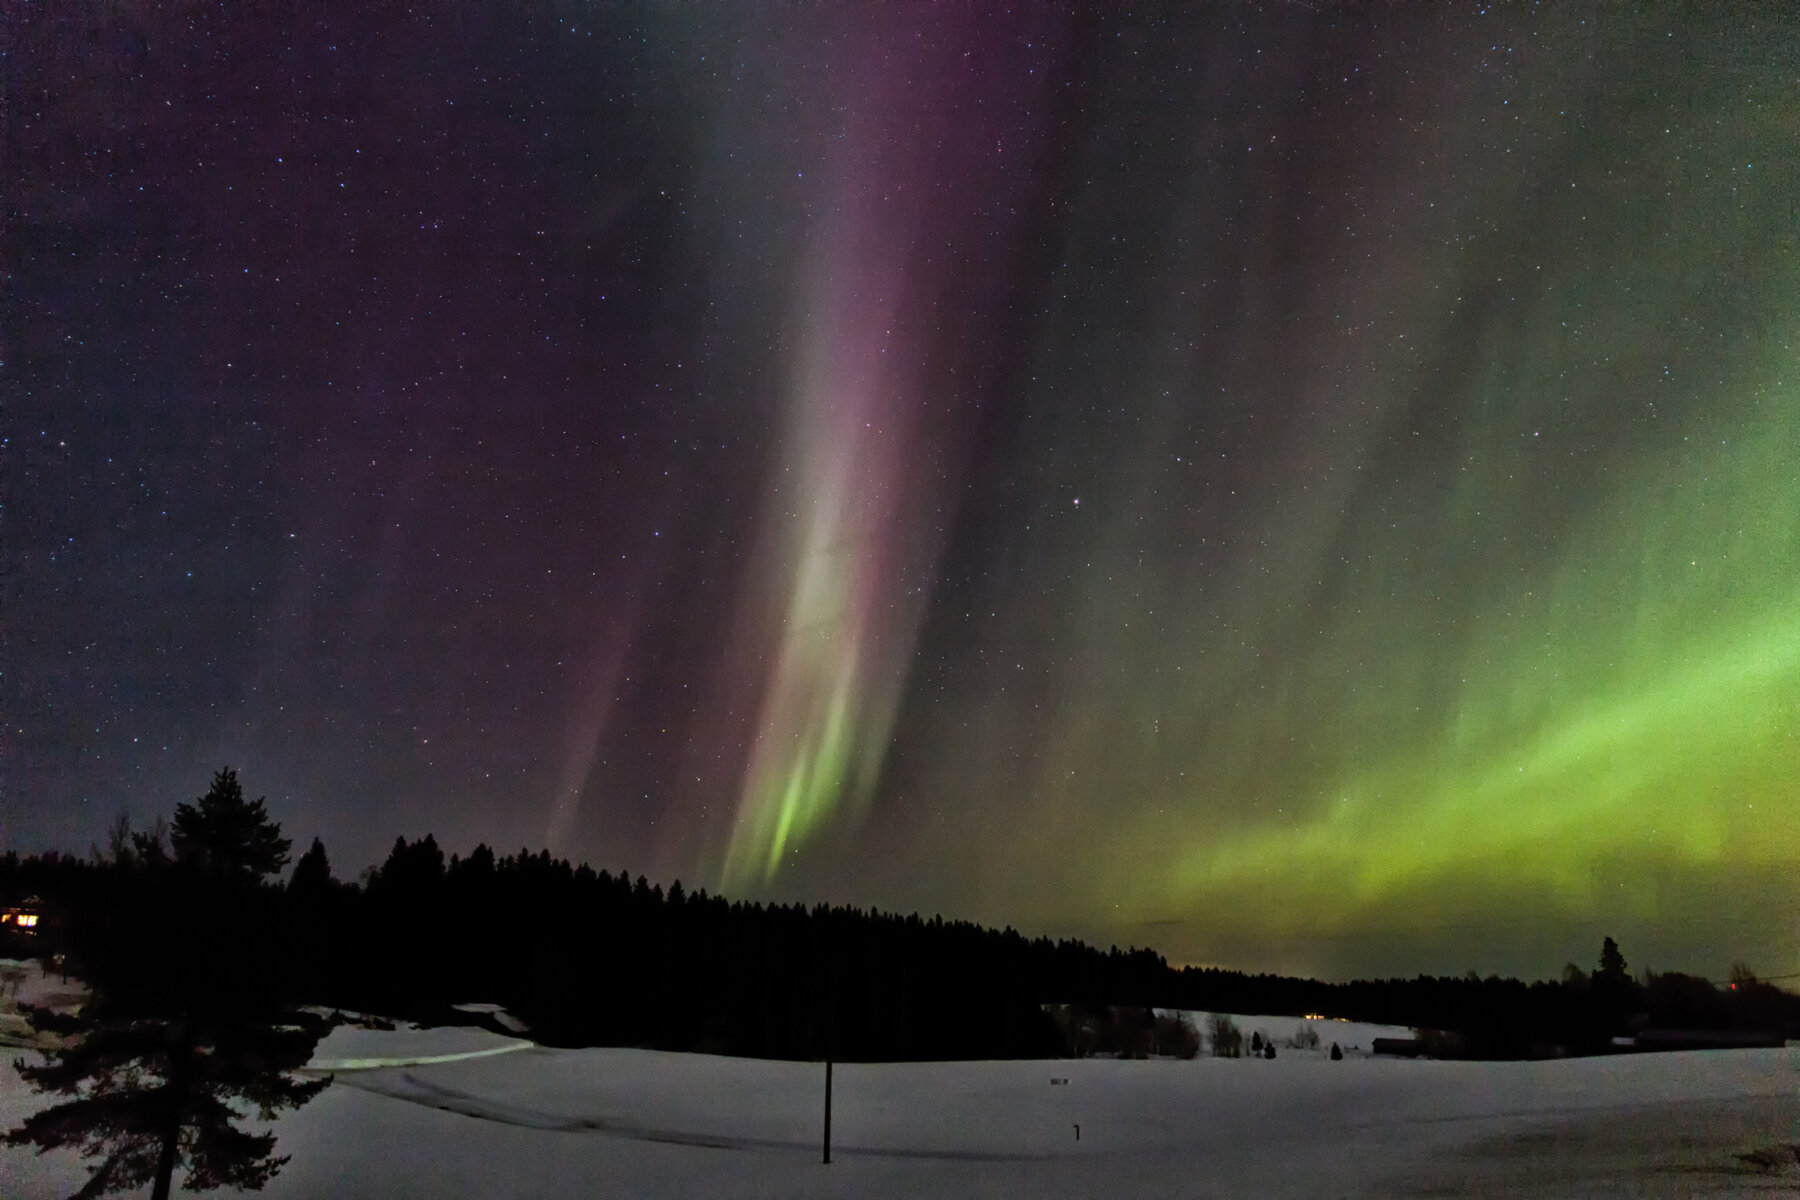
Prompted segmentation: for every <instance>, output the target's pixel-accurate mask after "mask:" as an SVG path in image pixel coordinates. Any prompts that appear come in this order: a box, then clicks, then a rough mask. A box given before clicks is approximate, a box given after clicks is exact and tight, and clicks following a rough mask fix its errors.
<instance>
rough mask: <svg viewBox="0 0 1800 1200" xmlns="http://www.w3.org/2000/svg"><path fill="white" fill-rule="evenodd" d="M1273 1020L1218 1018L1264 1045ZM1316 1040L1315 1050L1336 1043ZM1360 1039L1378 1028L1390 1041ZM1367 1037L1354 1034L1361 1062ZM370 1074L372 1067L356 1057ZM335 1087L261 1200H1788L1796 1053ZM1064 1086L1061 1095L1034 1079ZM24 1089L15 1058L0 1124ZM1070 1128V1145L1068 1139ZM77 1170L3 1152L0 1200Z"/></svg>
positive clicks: (793, 1071)
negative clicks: (1739, 1199)
mask: <svg viewBox="0 0 1800 1200" xmlns="http://www.w3.org/2000/svg"><path fill="white" fill-rule="evenodd" d="M1290 1020H1291V1019H1289V1018H1259V1017H1240V1018H1238V1024H1239V1025H1240V1027H1241V1028H1242V1029H1243V1030H1244V1032H1245V1035H1246V1037H1247V1036H1248V1035H1249V1033H1251V1032H1253V1031H1255V1030H1257V1029H1264V1030H1266V1031H1267V1032H1269V1033H1271V1034H1273V1035H1275V1036H1276V1037H1277V1039H1278V1040H1279V1039H1281V1038H1283V1037H1285V1036H1287V1035H1288V1034H1289V1032H1290V1031H1289V1029H1288V1028H1287V1026H1285V1025H1283V1024H1281V1023H1282V1022H1285V1021H1290ZM1334 1024H1335V1023H1331V1022H1320V1023H1317V1027H1318V1028H1319V1031H1320V1037H1321V1040H1322V1044H1323V1045H1324V1046H1325V1047H1329V1045H1330V1044H1331V1042H1332V1041H1334V1040H1335V1041H1339V1042H1340V1043H1343V1044H1345V1045H1346V1049H1347V1050H1348V1049H1349V1047H1350V1043H1351V1042H1352V1041H1354V1040H1355V1039H1354V1038H1350V1037H1345V1036H1337V1035H1338V1034H1341V1033H1344V1032H1345V1031H1344V1030H1343V1029H1342V1028H1341V1027H1339V1028H1337V1029H1336V1030H1335V1031H1334ZM1381 1032H1386V1031H1385V1030H1383V1031H1381ZM1366 1036H1373V1035H1365V1038H1364V1040H1363V1042H1362V1044H1363V1045H1365V1046H1366V1044H1367V1043H1366ZM379 1062H392V1063H393V1064H394V1065H371V1064H374V1063H379ZM315 1063H316V1064H317V1065H320V1066H325V1065H330V1066H331V1067H332V1068H333V1069H335V1071H336V1083H335V1085H334V1086H333V1087H331V1088H329V1089H327V1090H326V1091H325V1092H324V1093H323V1094H322V1095H321V1096H320V1097H319V1098H318V1099H316V1100H315V1101H313V1102H312V1103H311V1104H310V1105H308V1106H307V1107H305V1108H303V1109H301V1110H300V1111H299V1112H298V1113H294V1114H290V1115H288V1116H286V1117H284V1118H283V1119H282V1120H281V1121H280V1122H279V1124H278V1126H277V1132H278V1133H279V1135H280V1138H281V1143H280V1151H281V1152H282V1153H285V1154H290V1155H292V1156H293V1157H292V1161H291V1162H290V1163H289V1164H288V1165H287V1167H286V1168H285V1169H284V1170H283V1171H282V1173H281V1174H280V1175H278V1176H277V1177H276V1178H275V1180H274V1182H273V1183H272V1184H271V1185H270V1186H269V1188H268V1189H266V1191H265V1192H264V1193H263V1194H264V1195H267V1196H270V1197H308V1196H334V1197H360V1196H367V1197H528V1196H531V1197H535V1196H582V1197H589V1196H619V1197H653V1196H693V1197H711V1196H746V1197H805V1196H819V1197H840V1196H841V1197H962V1196H969V1197H975V1196H983V1197H987V1196H992V1197H1027V1196H1030V1197H1078V1196H1079V1197H1088V1196H1093V1197H1100V1196H1105V1197H1133V1196H1181V1197H1200V1196H1220V1197H1224V1196H1231V1197H1245V1196H1271V1197H1285V1196H1293V1197H1301V1196H1304V1197H1319V1196H1333V1197H1335V1196H1367V1197H1375V1196H1453V1195H1454V1196H1465V1195H1472V1196H1659V1197H1660V1196H1671V1197H1672V1196H1683V1197H1686V1196H1696V1195H1700V1196H1724V1195H1731V1196H1741V1195H1789V1196H1792V1195H1794V1194H1795V1190H1796V1188H1800V1166H1797V1165H1796V1160H1795V1153H1796V1152H1795V1150H1794V1149H1793V1147H1794V1146H1795V1145H1796V1144H1800V1050H1797V1049H1794V1048H1789V1049H1787V1050H1741V1051H1712V1052H1701V1053H1687V1054H1659V1055H1636V1056H1627V1057H1619V1058H1607V1059H1584V1060H1567V1061H1561V1062H1540V1063H1457V1062H1429V1061H1396V1060H1386V1059H1372V1058H1366V1057H1361V1056H1352V1057H1349V1058H1347V1059H1345V1060H1344V1061H1342V1062H1331V1061H1329V1060H1328V1059H1327V1058H1326V1057H1324V1055H1323V1054H1306V1053H1299V1052H1290V1051H1288V1050H1286V1049H1285V1048H1284V1049H1283V1050H1282V1051H1281V1052H1280V1056H1279V1057H1278V1058H1277V1059H1275V1060H1274V1061H1264V1060H1261V1059H1234V1060H1223V1059H1211V1058H1200V1059H1195V1060H1193V1061H1187V1062H1183V1061H1179V1060H1150V1061H1139V1062H1130V1061H1111V1060H1097V1059H1088V1060H1075V1061H1051V1062H1042V1061H1039V1062H983V1063H920V1064H885V1065H857V1064H840V1065H839V1066H838V1067H837V1069H836V1074H835V1089H834V1090H835V1104H834V1112H833V1133H832V1141H833V1148H834V1159H835V1161H834V1162H833V1163H832V1164H831V1165H830V1166H824V1165H822V1164H821V1163H820V1162H819V1149H820V1146H819V1141H820V1133H821V1128H820V1127H821V1116H822V1102H823V1091H824V1068H823V1067H822V1066H820V1065H817V1064H806V1063H777V1062H761V1061H754V1060H748V1059H733V1058H719V1057H709V1056H701V1055H684V1054H665V1053H658V1052H652V1051H641V1050H598V1049H595V1050H550V1049H544V1048H541V1047H536V1046H530V1045H521V1044H520V1042H519V1041H518V1040H517V1039H511V1038H505V1037H501V1036H499V1035H497V1034H492V1033H486V1032H483V1031H480V1030H474V1029H433V1030H417V1029H404V1028H403V1029H397V1030H393V1031H379V1030H369V1029H357V1028H340V1029H337V1030H335V1031H333V1032H332V1034H331V1035H330V1036H329V1037H328V1038H327V1039H326V1040H325V1041H323V1042H321V1043H320V1046H319V1050H318V1054H317V1057H316V1059H315ZM1053 1080H1066V1081H1067V1082H1066V1083H1064V1082H1052V1081H1053ZM36 1103H37V1101H36V1099H35V1098H34V1097H33V1096H32V1095H31V1094H30V1093H29V1092H28V1091H27V1090H26V1089H25V1088H24V1087H23V1086H22V1084H21V1083H20V1081H19V1079H18V1076H17V1074H16V1072H14V1071H13V1070H12V1069H11V1065H10V1061H9V1062H8V1063H7V1064H6V1066H5V1068H4V1070H3V1071H0V1122H4V1123H5V1124H6V1125H8V1126H10V1125H12V1124H14V1123H16V1122H17V1120H18V1119H19V1118H20V1117H21V1116H22V1115H23V1114H24V1113H25V1112H27V1111H29V1109H30V1108H31V1107H33V1106H34V1105H35V1104H36ZM1077 1126H1079V1133H1080V1136H1079V1140H1077V1136H1076V1133H1077ZM81 1178H82V1173H81V1171H80V1169H79V1166H78V1164H77V1163H76V1162H75V1161H74V1160H73V1159H72V1158H65V1157H61V1156H48V1157H45V1158H41V1159H40V1158H35V1157H33V1156H32V1155H31V1154H29V1153H27V1152H21V1151H18V1150H0V1194H4V1195H6V1196H8V1197H17V1198H18V1200H35V1198H37V1197H51V1196H65V1195H68V1194H69V1193H70V1192H71V1191H73V1190H74V1189H75V1187H77V1186H78V1185H79V1182H80V1180H81Z"/></svg>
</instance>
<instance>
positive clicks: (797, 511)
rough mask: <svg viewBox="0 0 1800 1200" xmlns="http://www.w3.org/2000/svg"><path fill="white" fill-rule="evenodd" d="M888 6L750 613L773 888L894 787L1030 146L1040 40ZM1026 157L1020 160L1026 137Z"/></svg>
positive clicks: (752, 849) (743, 856)
mask: <svg viewBox="0 0 1800 1200" xmlns="http://www.w3.org/2000/svg"><path fill="white" fill-rule="evenodd" d="M859 11H863V12H877V11H882V12H883V16H882V17H881V18H879V19H875V18H871V19H870V20H868V21H867V22H866V23H863V24H860V25H859V26H858V27H857V28H856V29H855V30H854V31H852V34H851V39H850V40H852V41H854V42H855V46H856V48H855V50H854V51H852V52H848V53H846V52H844V50H843V47H842V45H841V44H840V47H839V51H838V53H836V54H834V56H833V60H834V62H835V64H836V65H837V66H838V67H839V74H838V76H837V77H836V78H835V79H834V81H833V83H834V85H835V88H836V91H837V93H838V95H839V96H840V98H841V100H842V107H843V109H844V110H846V116H845V122H844V126H843V128H842V131H841V136H839V137H838V138H837V139H836V140H835V141H834V142H833V144H832V147H831V151H830V161H829V164H828V167H827V170H828V171H829V173H830V174H829V179H828V181H827V189H826V194H825V207H824V211H823V213H822V215H821V216H820V217H819V219H818V225H817V228H816V231H815V232H814V233H813V236H812V237H811V238H810V239H808V245H809V247H810V252H809V254H808V257H807V260H806V261H805V263H804V264H803V269H802V284H801V288H800V300H799V303H798V305H797V316H796V320H797V322H798V326H799V328H798V335H797V344H798V351H799V353H798V356H797V359H796V369H795V372H794V376H793V378H792V380H791V384H790V387H791V392H790V399H789V404H788V416H787V425H786V429H785V435H784V447H783V454H782V458H781V462H780V473H779V474H778V475H777V477H776V482H775V486H774V487H773V488H772V489H771V493H770V498H769V500H768V502H767V509H766V511H765V518H766V522H767V523H766V525H765V534H764V542H763V545H762V546H761V547H760V549H759V563H760V565H761V567H762V568H763V574H762V575H761V576H760V577H759V579H758V583H757V591H758V593H759V594H758V595H756V596H754V597H753V598H752V599H751V601H750V603H752V604H753V605H754V606H755V607H756V608H757V610H758V611H762V612H766V613H769V614H770V615H771V617H772V621H771V622H770V625H771V626H772V627H770V628H768V632H767V633H766V635H765V636H767V637H768V638H769V639H770V641H769V643H766V644H768V645H769V649H768V650H767V652H766V654H765V655H764V656H763V662H764V664H765V668H766V674H765V676H764V677H763V680H762V685H761V686H762V691H761V701H760V716H759V718H758V720H757V722H756V725H755V734H754V739H753V741H752V743H751V746H750V751H749V759H748V762H747V764H746V767H745V771H744V776H743V785H742V790H741V793H740V797H739V802H738V809H737V814H736V821H735V824H734V827H733V829H732V833H731V840H730V845H729V849H728V851H727V853H726V858H725V865H724V872H723V881H724V882H725V883H726V884H727V885H728V886H731V885H741V884H744V883H748V882H754V881H762V880H767V879H769V878H770V877H772V876H773V875H774V874H775V873H776V872H777V870H779V869H780V867H781V866H782V865H783V862H784V860H785V859H786V858H787V857H788V856H789V855H791V854H793V853H794V852H795V851H796V850H797V848H798V847H799V846H800V845H801V844H802V843H803V842H804V841H805V840H806V839H807V838H808V837H809V836H811V835H813V834H815V833H816V832H817V831H818V829H819V828H820V826H821V824H822V823H823V822H824V821H825V820H826V819H827V818H829V817H831V816H833V815H834V814H838V815H843V816H847V817H851V818H854V817H856V816H858V815H860V814H861V813H862V812H863V811H864V810H865V809H866V806H867V805H868V803H869V800H870V798H871V795H872V793H873V791H874V788H875V786H876V783H877V781H878V779H879V776H880V771H881V765H882V760H883V757H884V755H885V753H886V751H887V746H888V741H889V738H890V735H891V731H892V727H893V723H894V719H895V716H896V713H897V711H898V708H899V705H900V701H901V697H902V694H903V691H904V688H905V684H906V678H907V674H908V671H909V668H910V664H911V661H912V657H913V653H914V646H915V641H916V638H917V634H918V627H919V621H920V618H921V615H922V613H923V611H924V607H925V602H926V600H927V599H928V597H929V592H930V586H931V581H932V578H933V572H934V568H935V563H936V559H937V556H938V553H939V551H940V549H941V547H942V543H943V539H944V536H945V534H946V530H947V525H948V523H949V519H950V517H951V515H953V511H952V504H951V497H952V493H953V492H954V491H955V490H956V483H957V482H958V480H959V478H960V475H961V471H960V467H959V466H958V465H957V464H958V462H959V460H960V451H961V449H962V446H961V442H962V441H963V439H964V435H965V434H966V432H967V430H968V429H969V427H970V425H971V424H972V418H973V411H974V409H975V408H976V407H977V405H978V404H979V401H980V393H979V381H974V380H971V378H970V372H969V370H968V367H967V364H968V362H969V361H970V360H971V359H972V357H973V356H972V355H971V353H970V348H971V345H972V343H973V340H974V339H975V338H977V337H979V336H980V329H979V326H980V325H981V323H982V321H983V319H984V318H991V316H992V315H993V313H992V310H993V309H994V308H995V307H996V296H995V292H994V285H993V284H992V283H991V282H990V281H991V280H993V279H998V278H1003V277H1004V272H1003V268H1004V266H1005V264H1004V263H1002V262H1000V261H998V260H999V258H1000V257H1001V255H1002V254H1003V253H1004V252H1005V249H1006V247H1008V245H1009V243H1010V242H1011V241H1012V240H1014V239H1013V238H1011V237H1009V236H1008V234H1009V232H1010V225H1011V224H1012V222H1011V221H1010V220H1009V219H1008V218H1007V217H1005V216H1002V215H1000V214H1003V213H1008V212H1009V211H1010V210H1009V207H1008V205H1007V193H1008V192H1009V191H1011V190H1012V188H1013V187H1014V186H1015V183H1014V179H1015V176H1016V175H1017V174H1018V173H1016V172H1014V171H1013V170H1012V169H1011V160H1010V159H1009V157H1008V155H1009V154H1014V155H1022V154H1023V152H1024V151H1025V149H1026V146H1025V145H1022V144H1021V143H1029V142H1031V141H1032V140H1033V139H1032V136H1031V133H1030V130H1029V124H1028V123H1027V124H1025V125H1023V126H1022V123H1021V120H1020V116H1019V114H1020V113H1021V112H1024V111H1026V110H1027V109H1028V101H1029V96H1030V94H1031V90H1032V87H1033V81H1032V79H1031V78H1030V75H1029V72H1028V69H1027V62H1028V56H1027V55H1026V54H1025V53H1024V52H1023V48H1024V47H1026V46H1028V45H1029V44H1030V41H1029V39H1030V38H1032V37H1034V36H1035V37H1036V38H1037V39H1038V42H1037V44H1038V45H1040V46H1041V45H1042V42H1043V34H1042V33H1041V32H1039V31H1037V30H1029V31H1027V30H1021V29H1019V28H1012V27H1008V28H1001V27H998V26H994V25H987V24H984V23H981V22H977V21H975V20H973V19H970V18H968V17H966V16H965V17H952V18H950V19H946V17H945V14H944V12H943V10H941V9H937V8H931V9H912V8H910V7H903V8H900V9H898V10H875V9H871V10H859ZM1009 141H1010V142H1012V143H1013V146H1012V148H1011V149H1010V150H1009V148H1008V142H1009Z"/></svg>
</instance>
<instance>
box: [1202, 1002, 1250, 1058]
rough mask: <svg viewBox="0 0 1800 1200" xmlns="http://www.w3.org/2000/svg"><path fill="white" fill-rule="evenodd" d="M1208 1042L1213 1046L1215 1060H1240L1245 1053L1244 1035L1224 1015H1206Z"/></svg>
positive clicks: (1233, 1022)
mask: <svg viewBox="0 0 1800 1200" xmlns="http://www.w3.org/2000/svg"><path fill="white" fill-rule="evenodd" d="M1206 1040H1207V1041H1208V1042H1210V1043H1211V1044H1212V1052H1213V1057H1214V1058H1239V1057H1241V1056H1242V1055H1243V1053H1244V1035H1243V1032H1242V1031H1241V1030H1239V1029H1238V1027H1237V1022H1236V1021H1233V1020H1232V1019H1231V1018H1230V1017H1228V1016H1226V1015H1225V1014H1224V1013H1208V1014H1207V1015H1206Z"/></svg>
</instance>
